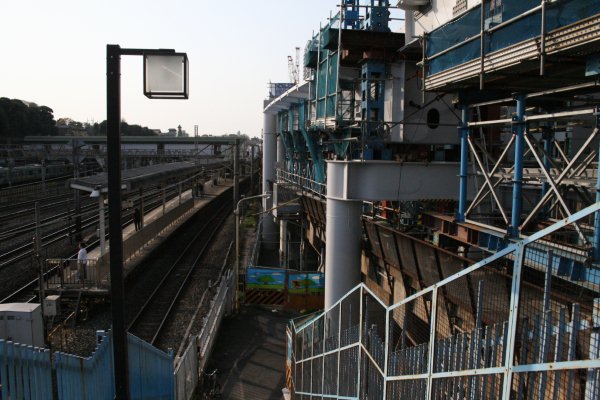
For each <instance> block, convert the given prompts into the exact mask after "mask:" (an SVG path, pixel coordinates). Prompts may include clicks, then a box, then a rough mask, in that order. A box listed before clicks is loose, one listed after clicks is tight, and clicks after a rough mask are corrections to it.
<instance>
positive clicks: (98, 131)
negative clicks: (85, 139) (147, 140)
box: [88, 121, 157, 136]
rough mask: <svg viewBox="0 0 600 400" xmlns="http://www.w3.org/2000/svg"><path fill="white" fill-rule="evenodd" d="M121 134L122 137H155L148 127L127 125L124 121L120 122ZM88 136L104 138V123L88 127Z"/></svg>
mask: <svg viewBox="0 0 600 400" xmlns="http://www.w3.org/2000/svg"><path fill="white" fill-rule="evenodd" d="M121 134H122V135H123V136H157V134H156V133H155V132H154V131H153V130H151V129H149V128H148V127H145V126H140V125H129V124H128V123H127V122H125V121H121ZM88 135H90V136H106V121H102V122H100V123H95V124H93V125H89V126H88Z"/></svg>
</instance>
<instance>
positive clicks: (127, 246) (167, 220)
mask: <svg viewBox="0 0 600 400" xmlns="http://www.w3.org/2000/svg"><path fill="white" fill-rule="evenodd" d="M193 207H194V202H193V201H192V200H191V199H187V200H184V201H183V202H182V203H181V204H179V205H178V206H176V207H175V208H172V209H170V210H168V211H167V212H166V214H164V215H162V216H161V217H160V218H158V219H157V220H154V221H152V222H151V223H150V224H148V225H146V226H144V227H143V228H142V229H141V230H140V231H139V232H136V233H135V234H134V235H132V236H130V237H128V238H127V239H126V240H125V241H124V242H123V260H124V261H127V260H129V259H130V258H131V257H133V256H134V255H135V254H136V253H138V252H140V251H141V250H142V249H143V248H144V247H145V246H147V245H148V244H150V242H151V241H152V240H154V239H155V238H156V237H157V236H158V235H159V234H160V233H161V232H162V231H164V230H165V229H167V228H168V227H169V226H171V225H172V224H174V223H176V222H177V221H179V220H180V219H181V218H183V216H184V215H185V214H186V213H187V212H188V211H189V210H191V209H192V208H193ZM109 257H110V254H109V253H108V252H107V253H105V254H104V255H103V256H102V257H100V258H99V259H98V265H99V266H100V267H99V269H100V270H102V271H103V272H104V277H107V276H108V261H109Z"/></svg>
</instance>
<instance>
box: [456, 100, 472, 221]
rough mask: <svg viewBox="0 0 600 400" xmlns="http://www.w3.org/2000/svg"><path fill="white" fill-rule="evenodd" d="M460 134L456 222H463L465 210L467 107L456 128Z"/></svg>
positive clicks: (467, 147) (467, 136) (467, 145)
mask: <svg viewBox="0 0 600 400" xmlns="http://www.w3.org/2000/svg"><path fill="white" fill-rule="evenodd" d="M458 131H459V134H460V188H459V195H458V216H457V222H465V212H466V210H467V171H468V167H469V144H468V139H469V107H468V106H466V105H465V106H463V107H462V124H461V126H460V128H458Z"/></svg>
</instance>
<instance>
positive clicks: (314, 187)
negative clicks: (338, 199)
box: [277, 168, 327, 197]
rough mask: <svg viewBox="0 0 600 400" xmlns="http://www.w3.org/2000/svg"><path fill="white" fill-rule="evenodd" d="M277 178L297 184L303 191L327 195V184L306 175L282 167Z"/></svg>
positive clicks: (322, 195) (278, 170)
mask: <svg viewBox="0 0 600 400" xmlns="http://www.w3.org/2000/svg"><path fill="white" fill-rule="evenodd" d="M277 180H278V181H283V182H287V183H291V184H293V185H296V186H298V187H300V188H301V189H302V190H303V191H306V192H309V193H312V194H315V195H317V196H319V197H325V196H326V195H327V184H325V183H321V182H317V181H315V180H312V179H310V178H307V177H305V176H302V175H298V174H294V173H292V172H288V171H285V170H283V169H280V168H278V169H277Z"/></svg>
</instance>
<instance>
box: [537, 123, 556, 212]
mask: <svg viewBox="0 0 600 400" xmlns="http://www.w3.org/2000/svg"><path fill="white" fill-rule="evenodd" d="M543 135H544V136H543V138H544V153H546V154H545V155H544V168H546V170H547V171H550V168H552V164H551V163H550V154H551V152H552V141H553V140H554V132H553V131H551V130H548V131H544V133H543ZM548 190H550V184H549V183H548V182H544V183H542V193H541V196H542V197H541V198H543V197H544V196H545V195H546V193H548ZM549 212H550V204H549V202H547V203H546V205H545V206H544V207H543V208H542V211H541V212H540V218H541V219H547V218H548V214H549Z"/></svg>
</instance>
